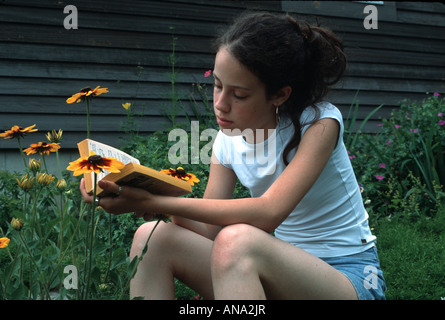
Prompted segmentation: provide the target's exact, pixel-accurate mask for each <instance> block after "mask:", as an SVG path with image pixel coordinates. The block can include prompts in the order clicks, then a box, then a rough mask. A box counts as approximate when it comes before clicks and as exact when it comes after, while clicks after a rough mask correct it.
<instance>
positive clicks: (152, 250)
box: [130, 222, 213, 299]
mask: <svg viewBox="0 0 445 320" xmlns="http://www.w3.org/2000/svg"><path fill="white" fill-rule="evenodd" d="M153 227H154V223H153V222H148V223H145V224H143V225H142V226H141V227H139V229H138V230H137V231H136V233H135V236H134V240H133V245H132V249H131V253H130V259H132V258H133V257H134V256H135V255H139V254H140V253H141V252H142V250H143V248H144V246H145V243H146V241H147V238H148V237H149V235H150V233H151V231H152V230H153ZM212 245H213V241H211V240H209V239H208V238H206V237H203V236H201V235H199V234H197V233H195V232H193V231H191V230H188V229H185V228H183V227H180V226H178V225H176V224H174V223H172V222H170V223H164V222H161V223H160V224H159V225H158V226H157V228H156V229H155V230H154V232H153V234H152V236H151V238H150V240H149V242H148V248H147V252H146V253H145V255H144V258H143V260H142V261H141V263H140V264H139V266H138V271H137V274H136V277H135V279H134V280H135V281H132V286H133V287H134V289H136V287H138V286H140V287H147V288H148V287H150V285H148V284H152V285H151V286H152V288H153V289H154V287H157V289H154V290H160V289H161V288H160V287H158V286H162V285H164V284H165V285H167V282H168V281H173V278H172V277H175V278H178V279H179V280H180V281H182V282H183V283H185V284H186V285H188V286H190V287H191V288H192V289H194V290H195V291H197V292H199V293H200V294H201V295H203V296H204V297H206V298H210V299H211V298H213V287H212V281H211V274H210V255H211V250H212ZM141 290H142V289H141ZM148 290H149V289H148ZM147 294H148V293H147Z"/></svg>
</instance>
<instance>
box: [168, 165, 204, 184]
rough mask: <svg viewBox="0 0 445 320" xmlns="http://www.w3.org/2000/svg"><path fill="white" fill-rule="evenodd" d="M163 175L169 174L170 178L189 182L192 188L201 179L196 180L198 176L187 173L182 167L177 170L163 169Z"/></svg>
mask: <svg viewBox="0 0 445 320" xmlns="http://www.w3.org/2000/svg"><path fill="white" fill-rule="evenodd" d="M161 172H162V173H165V174H168V175H169V176H172V177H175V178H178V179H182V180H184V181H187V182H188V183H189V184H190V185H191V186H193V185H194V184H195V182H196V183H198V182H199V179H198V178H196V176H195V175H194V174H193V173H187V172H185V170H184V169H183V168H182V167H178V168H176V170H175V169H172V168H170V169H162V170H161Z"/></svg>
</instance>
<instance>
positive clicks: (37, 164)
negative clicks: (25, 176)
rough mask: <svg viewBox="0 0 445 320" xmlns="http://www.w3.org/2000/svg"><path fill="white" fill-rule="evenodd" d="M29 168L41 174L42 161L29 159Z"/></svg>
mask: <svg viewBox="0 0 445 320" xmlns="http://www.w3.org/2000/svg"><path fill="white" fill-rule="evenodd" d="M28 167H29V169H30V170H31V171H32V172H34V173H36V172H39V171H40V168H41V164H40V159H39V160H36V159H29V165H28Z"/></svg>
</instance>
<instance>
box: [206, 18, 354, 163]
mask: <svg viewBox="0 0 445 320" xmlns="http://www.w3.org/2000/svg"><path fill="white" fill-rule="evenodd" d="M214 47H215V50H216V51H218V50H219V49H220V48H222V47H225V48H227V50H228V51H229V52H230V53H231V54H232V55H233V56H234V57H235V58H236V59H237V60H238V61H240V62H241V63H242V64H243V65H244V66H246V67H247V68H248V69H249V70H250V71H251V72H252V73H253V74H255V75H256V76H257V77H258V78H259V79H260V80H261V81H262V82H263V83H264V84H265V87H266V94H267V97H268V98H271V97H272V96H273V95H274V94H275V93H277V92H278V91H279V90H280V89H281V88H283V87H285V86H291V88H292V94H291V96H290V97H289V99H288V100H287V101H286V103H285V104H283V106H282V107H280V110H281V113H284V114H287V116H288V117H289V118H290V119H291V121H292V124H293V126H294V128H295V134H294V136H293V137H292V139H291V141H290V142H289V143H288V145H287V146H286V148H285V150H284V153H283V161H284V163H285V164H286V165H287V164H288V163H289V162H288V161H287V155H288V154H289V151H290V150H292V149H293V148H295V147H297V146H298V145H299V143H300V140H301V127H302V125H301V124H300V116H301V114H302V112H303V110H304V109H305V108H306V107H309V106H311V107H313V108H314V109H315V111H316V118H315V119H314V120H313V121H316V120H317V119H318V117H319V111H318V108H317V107H316V106H315V103H316V102H319V101H321V100H322V99H323V97H324V96H325V95H326V94H327V92H328V88H329V86H331V85H333V84H335V83H336V82H338V81H339V80H340V78H341V76H342V75H343V72H344V70H345V68H346V56H345V54H344V52H343V44H342V41H341V40H340V39H339V38H338V37H337V36H336V35H335V34H334V33H332V31H330V30H328V29H326V28H322V27H319V26H311V25H309V24H308V23H307V22H305V21H297V20H296V19H294V18H293V17H291V16H290V15H288V14H282V15H274V14H271V13H248V14H244V15H242V16H240V17H238V18H237V19H236V20H235V22H234V23H233V24H232V25H231V26H230V27H229V28H228V29H227V30H225V31H224V32H223V33H221V34H220V35H219V36H218V37H217V39H216V40H215V41H214Z"/></svg>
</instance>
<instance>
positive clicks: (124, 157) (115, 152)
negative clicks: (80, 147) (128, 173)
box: [88, 139, 140, 181]
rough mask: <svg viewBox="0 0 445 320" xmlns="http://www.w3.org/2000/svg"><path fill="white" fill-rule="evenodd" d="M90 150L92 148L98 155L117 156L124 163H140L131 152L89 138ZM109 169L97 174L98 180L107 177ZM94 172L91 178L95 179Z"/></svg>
mask: <svg viewBox="0 0 445 320" xmlns="http://www.w3.org/2000/svg"><path fill="white" fill-rule="evenodd" d="M88 150H92V151H94V153H96V154H97V155H100V156H101V157H110V158H115V159H117V160H119V161H121V162H122V163H124V164H127V163H130V162H133V163H137V164H140V163H139V160H138V159H136V158H134V157H132V156H130V155H129V154H127V153H125V152H123V151H121V150H119V149H116V148H113V147H111V146H109V145H106V144H103V143H100V142H97V141H94V140H91V139H88ZM109 173H110V172H109V171H106V170H102V172H101V173H100V174H98V175H97V181H99V180H101V179H102V178H103V177H105V176H106V175H107V174H109ZM93 174H94V173H92V175H91V178H92V179H94V176H93Z"/></svg>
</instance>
